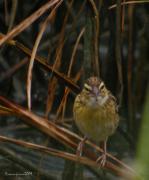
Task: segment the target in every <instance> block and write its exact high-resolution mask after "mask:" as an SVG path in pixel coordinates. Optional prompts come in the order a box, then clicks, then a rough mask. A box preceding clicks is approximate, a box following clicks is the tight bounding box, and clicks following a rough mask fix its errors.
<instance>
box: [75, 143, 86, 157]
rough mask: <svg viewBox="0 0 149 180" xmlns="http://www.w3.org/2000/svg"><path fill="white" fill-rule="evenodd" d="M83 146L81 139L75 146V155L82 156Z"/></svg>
mask: <svg viewBox="0 0 149 180" xmlns="http://www.w3.org/2000/svg"><path fill="white" fill-rule="evenodd" d="M83 146H84V143H83V141H81V142H80V143H79V144H78V147H77V151H76V155H77V156H82V151H83Z"/></svg>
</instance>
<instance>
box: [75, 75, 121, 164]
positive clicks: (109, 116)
mask: <svg viewBox="0 0 149 180" xmlns="http://www.w3.org/2000/svg"><path fill="white" fill-rule="evenodd" d="M73 113H74V119H75V122H76V125H77V126H78V128H79V130H80V131H81V132H82V134H83V135H84V136H85V138H84V140H83V141H81V142H80V143H79V145H78V149H77V154H79V155H81V154H82V149H83V144H84V141H85V139H86V138H88V139H91V140H93V141H95V142H100V141H103V142H104V147H103V150H104V152H103V155H102V156H101V157H99V158H98V159H97V161H99V160H100V161H101V165H102V166H104V165H105V162H106V141H107V139H108V137H109V136H110V135H112V134H113V133H114V132H115V130H116V128H117V126H118V121H119V115H118V112H117V104H116V100H115V98H114V96H112V94H111V93H110V91H108V90H107V88H106V87H105V85H104V83H103V82H102V81H101V80H100V79H99V78H97V77H91V78H89V79H88V80H87V82H86V83H85V84H84V88H83V90H82V91H81V93H80V94H79V95H77V97H76V99H75V102H74V107H73Z"/></svg>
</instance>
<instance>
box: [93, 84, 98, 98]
mask: <svg viewBox="0 0 149 180" xmlns="http://www.w3.org/2000/svg"><path fill="white" fill-rule="evenodd" d="M92 91H93V94H94V95H95V96H96V97H97V96H98V95H99V89H98V88H97V87H96V86H93V89H92Z"/></svg>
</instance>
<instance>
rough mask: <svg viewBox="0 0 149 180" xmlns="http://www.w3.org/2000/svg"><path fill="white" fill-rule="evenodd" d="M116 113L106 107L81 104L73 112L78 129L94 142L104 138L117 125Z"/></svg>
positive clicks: (111, 132)
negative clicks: (78, 108)
mask: <svg viewBox="0 0 149 180" xmlns="http://www.w3.org/2000/svg"><path fill="white" fill-rule="evenodd" d="M117 119H118V115H117V114H116V113H115V112H111V111H109V110H108V109H107V108H104V107H103V108H101V107H100V108H90V107H89V108H88V107H86V106H83V107H81V108H80V110H79V111H78V110H77V111H76V112H75V121H76V124H77V126H78V128H79V129H80V131H81V132H82V133H83V134H84V135H85V136H87V137H88V138H89V139H92V140H94V141H96V142H99V141H103V140H105V139H106V138H107V137H108V136H110V135H111V134H113V132H114V131H115V129H116V127H117Z"/></svg>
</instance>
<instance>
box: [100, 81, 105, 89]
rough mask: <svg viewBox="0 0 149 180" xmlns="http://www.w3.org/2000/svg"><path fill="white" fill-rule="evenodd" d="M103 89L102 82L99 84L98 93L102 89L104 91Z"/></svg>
mask: <svg viewBox="0 0 149 180" xmlns="http://www.w3.org/2000/svg"><path fill="white" fill-rule="evenodd" d="M104 87H105V85H104V83H103V82H101V83H100V85H99V90H100V91H101V90H103V89H104Z"/></svg>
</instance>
